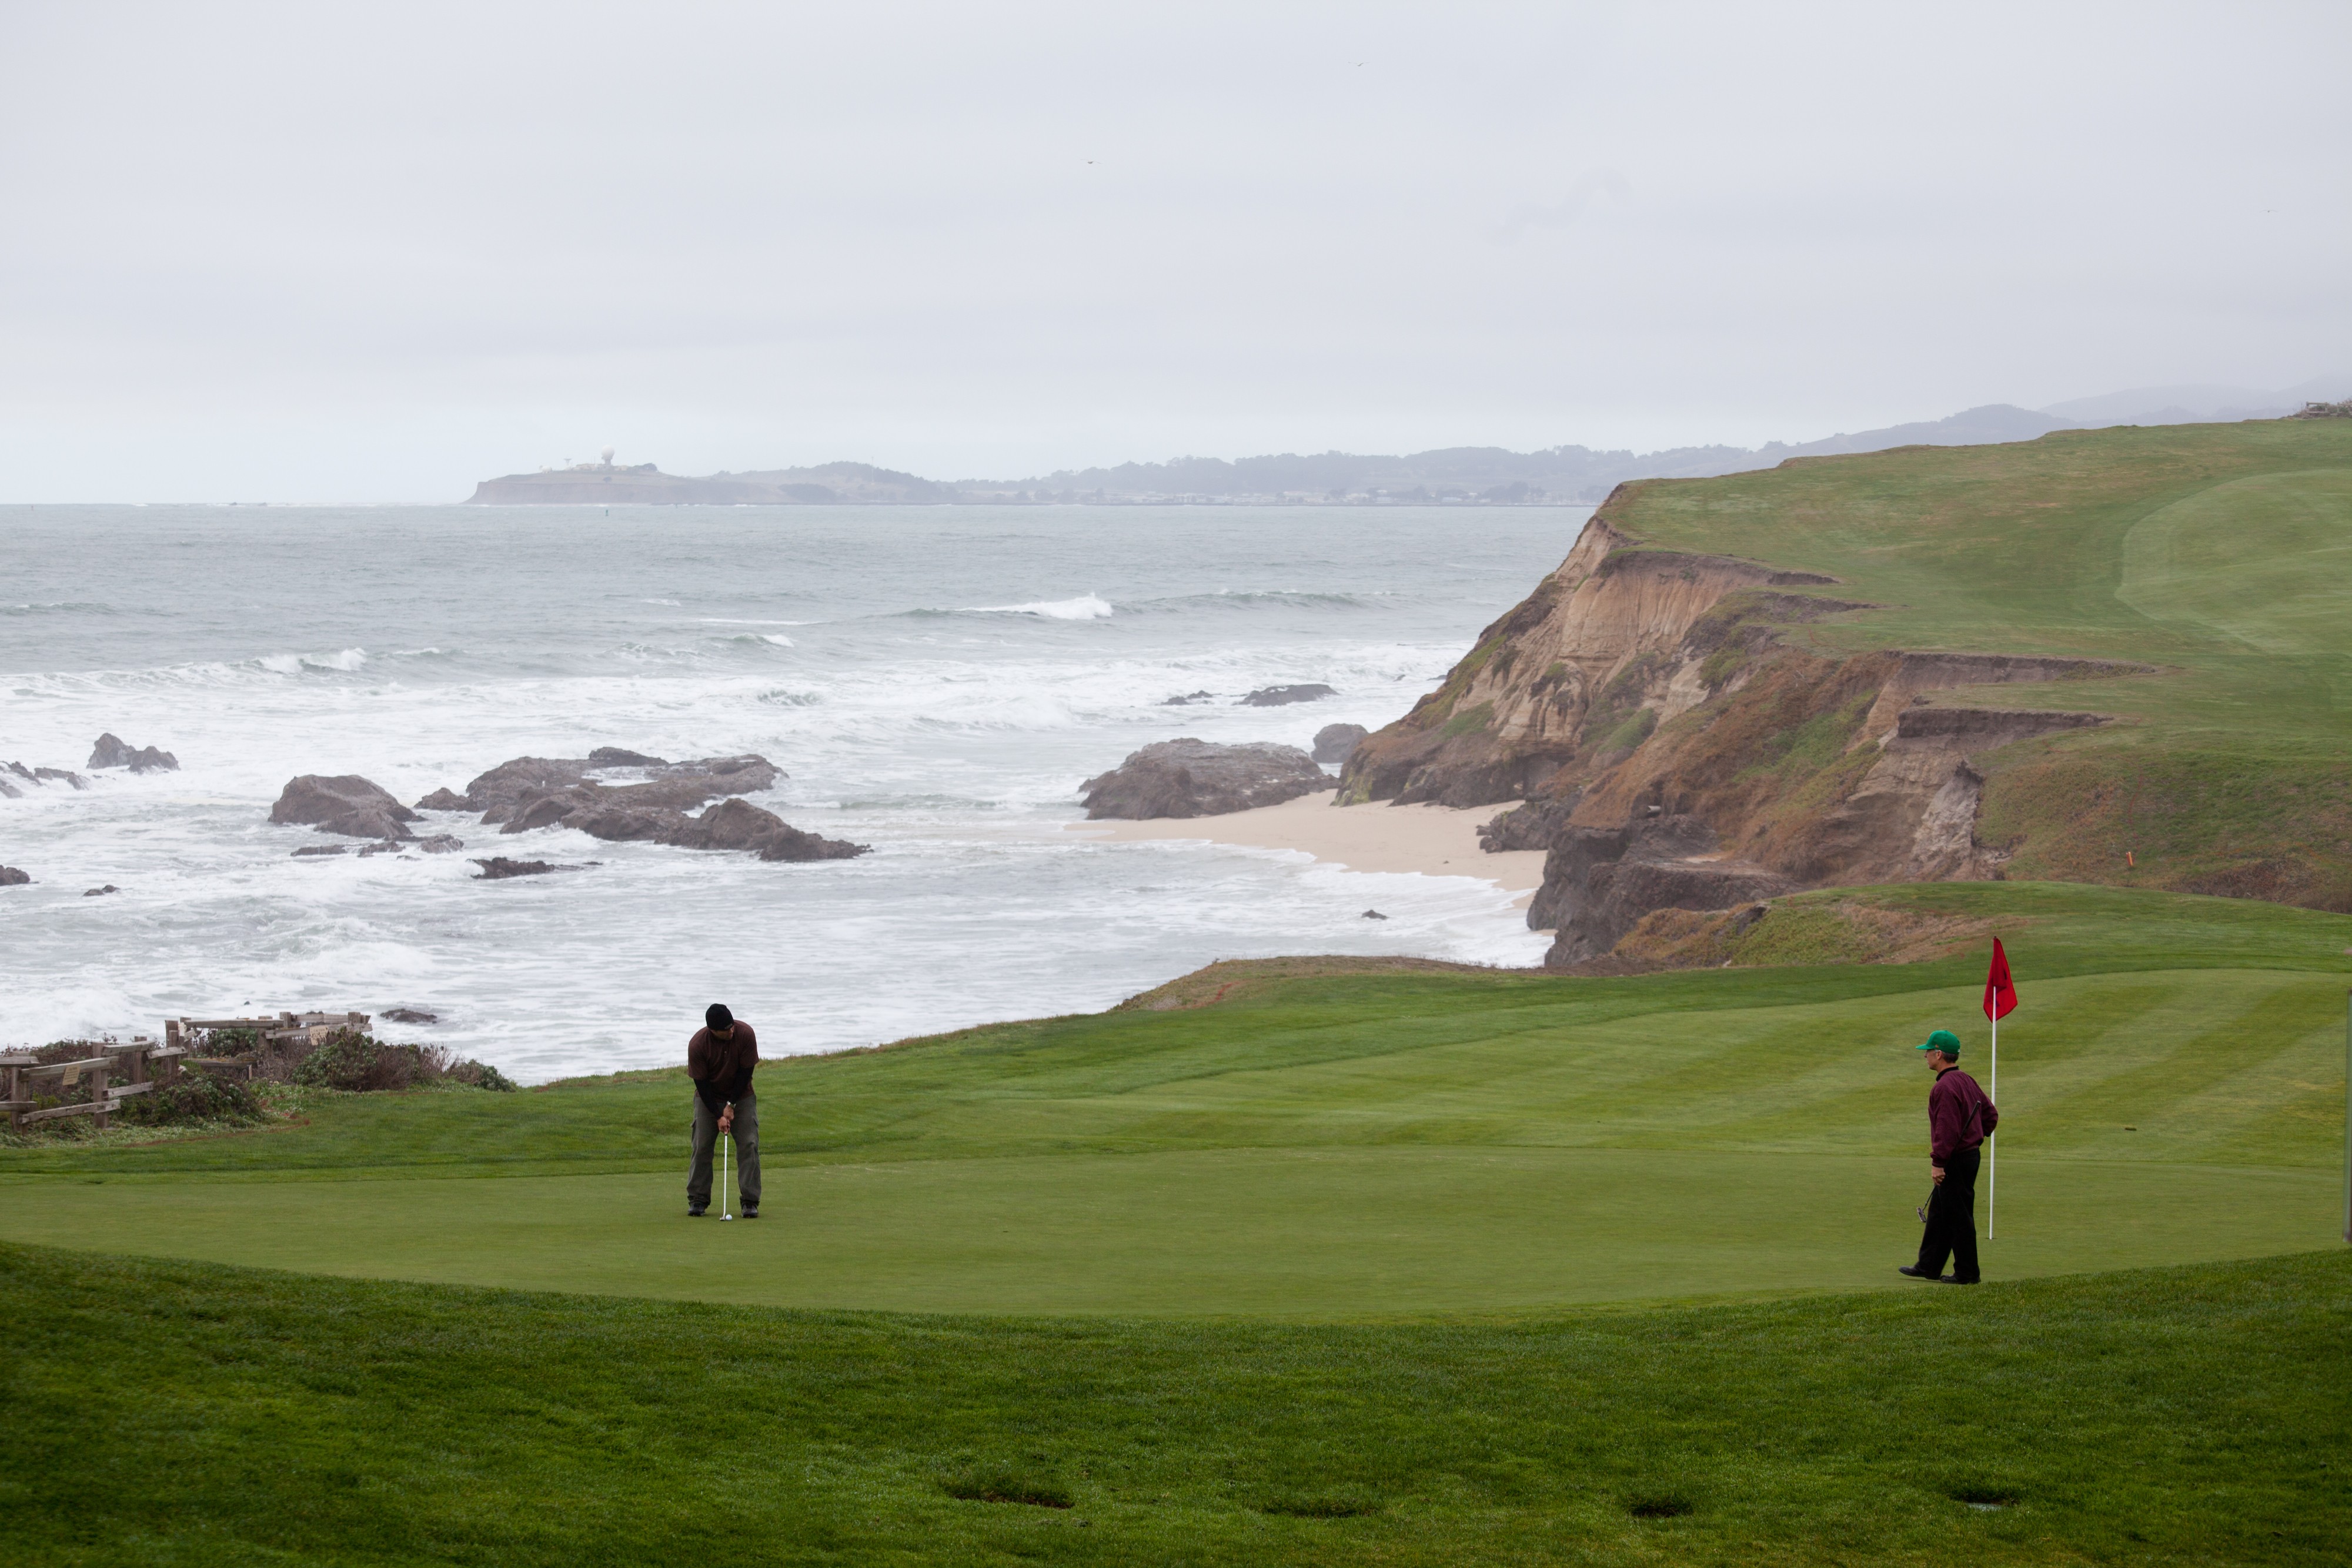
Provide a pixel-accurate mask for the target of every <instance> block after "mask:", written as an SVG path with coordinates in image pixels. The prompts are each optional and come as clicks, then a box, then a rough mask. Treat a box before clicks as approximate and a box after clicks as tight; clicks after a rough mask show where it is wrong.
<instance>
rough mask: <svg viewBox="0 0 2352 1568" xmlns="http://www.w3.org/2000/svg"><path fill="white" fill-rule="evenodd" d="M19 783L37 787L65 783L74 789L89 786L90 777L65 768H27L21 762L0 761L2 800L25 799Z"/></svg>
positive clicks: (0, 796) (0, 791) (0, 794)
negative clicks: (87, 777) (84, 776)
mask: <svg viewBox="0 0 2352 1568" xmlns="http://www.w3.org/2000/svg"><path fill="white" fill-rule="evenodd" d="M19 784H29V785H31V786H33V787H34V788H35V789H41V788H45V787H46V786H47V785H50V784H63V785H65V786H66V787H67V788H68V789H89V779H85V778H83V777H82V776H81V775H80V774H79V773H74V772H69V771H68V770H67V769H66V768H27V767H26V766H25V765H24V764H23V763H21V762H0V800H21V799H23V798H24V794H25V791H24V790H23V789H19V788H18V787H17V786H18V785H19Z"/></svg>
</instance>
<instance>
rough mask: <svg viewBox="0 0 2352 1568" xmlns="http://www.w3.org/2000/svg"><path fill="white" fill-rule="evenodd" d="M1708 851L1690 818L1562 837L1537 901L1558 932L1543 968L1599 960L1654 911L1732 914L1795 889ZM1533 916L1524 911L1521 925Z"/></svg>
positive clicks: (1779, 876)
mask: <svg viewBox="0 0 2352 1568" xmlns="http://www.w3.org/2000/svg"><path fill="white" fill-rule="evenodd" d="M1715 849H1716V835H1715V831H1714V830H1713V829H1711V828H1709V827H1708V826H1707V825H1706V823H1705V822H1703V821H1700V820H1699V819H1697V818H1696V817H1690V816H1668V817H1661V818H1656V819H1653V820H1651V821H1644V822H1642V823H1639V824H1632V825H1628V826H1626V827H1623V828H1589V827H1588V828H1579V827H1570V828H1565V829H1563V830H1561V831H1560V832H1559V834H1558V835H1557V836H1556V837H1555V838H1554V839H1553V841H1552V845H1551V852H1550V853H1549V855H1548V856H1547V857H1546V858H1545V861H1544V883H1543V886H1542V888H1541V889H1540V890H1538V893H1537V895H1536V897H1537V902H1538V904H1543V905H1544V906H1545V907H1544V909H1543V911H1542V914H1543V916H1544V917H1545V918H1546V919H1547V920H1549V921H1550V922H1552V923H1555V924H1556V925H1557V926H1558V930H1559V935H1558V936H1555V937H1554V938H1553V940H1552V945H1551V948H1550V950H1549V952H1547V953H1546V954H1545V955H1544V967H1546V968H1548V969H1566V968H1570V967H1574V966H1576V965H1578V964H1581V963H1587V962H1590V961H1591V960H1593V959H1597V958H1600V957H1601V956H1604V955H1606V954H1607V953H1608V952H1609V951H1610V949H1611V948H1612V947H1614V946H1616V945H1617V942H1618V940H1619V938H1621V937H1622V936H1624V935H1625V933H1627V932H1628V931H1631V930H1632V929H1633V927H1634V926H1635V925H1637V924H1639V923H1640V921H1641V918H1642V916H1643V915H1647V914H1649V913H1650V912H1651V911H1652V910H1654V909H1696V910H1711V909H1732V908H1736V907H1738V906H1739V905H1742V904H1760V903H1762V902H1764V901H1765V900H1767V899H1772V898H1778V897H1780V895H1781V894H1785V893H1791V892H1794V891H1795V890H1796V887H1797V883H1796V882H1795V880H1794V879H1793V878H1790V877H1789V876H1787V875H1784V874H1783V873H1780V872H1777V871H1774V870H1772V869H1771V868H1769V867H1768V866H1761V865H1758V864H1756V863H1754V862H1750V861H1741V860H1734V859H1730V858H1727V857H1722V856H1718V855H1717V854H1716V853H1715ZM1537 917H1538V915H1537V911H1536V910H1534V909H1533V908H1530V910H1529V911H1528V924H1530V925H1534V924H1535V921H1536V919H1537ZM1538 929H1540V927H1538Z"/></svg>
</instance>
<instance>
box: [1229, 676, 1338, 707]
mask: <svg viewBox="0 0 2352 1568" xmlns="http://www.w3.org/2000/svg"><path fill="white" fill-rule="evenodd" d="M1338 695H1339V693H1338V692H1337V691H1335V690H1334V689H1332V688H1331V687H1329V686H1327V685H1324V684H1323V683H1322V682H1320V681H1308V682H1306V683H1304V684H1302V685H1291V686H1260V687H1258V689H1257V690H1255V691H1254V692H1252V693H1250V694H1249V695H1247V696H1245V697H1244V698H1242V706H1244V707H1285V706H1288V705H1289V704H1291V703H1315V702H1321V701H1322V700H1323V699H1324V698H1325V697H1336V696H1338Z"/></svg>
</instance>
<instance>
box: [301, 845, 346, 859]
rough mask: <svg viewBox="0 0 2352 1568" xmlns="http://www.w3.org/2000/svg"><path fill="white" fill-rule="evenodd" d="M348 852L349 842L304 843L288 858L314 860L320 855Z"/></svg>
mask: <svg viewBox="0 0 2352 1568" xmlns="http://www.w3.org/2000/svg"><path fill="white" fill-rule="evenodd" d="M349 852H351V845H349V844H305V845H303V846H302V847H301V848H300V849H299V850H296V851H295V852H293V854H292V855H290V856H289V857H288V858H289V859H291V860H298V861H306V860H315V859H317V858H318V857H319V856H320V855H340V854H348V853H349Z"/></svg>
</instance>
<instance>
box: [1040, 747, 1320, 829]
mask: <svg viewBox="0 0 2352 1568" xmlns="http://www.w3.org/2000/svg"><path fill="white" fill-rule="evenodd" d="M1330 788H1331V778H1330V775H1328V774H1327V773H1325V772H1324V771H1323V769H1322V768H1320V767H1318V765H1317V763H1316V761H1315V759H1314V758H1311V757H1309V756H1307V753H1305V752H1304V751H1301V750H1299V749H1298V747H1295V746H1270V745H1252V746H1219V745H1215V744H1213V743H1212V742H1209V741H1205V740H1196V739H1193V738H1192V737H1183V738H1181V739H1177V740H1162V741H1159V742H1156V743H1154V744H1152V745H1150V746H1147V747H1144V748H1143V749H1142V750H1140V751H1136V752H1132V753H1130V754H1129V756H1128V758H1127V760H1126V761H1124V762H1122V763H1120V764H1119V765H1118V767H1117V768H1112V769H1111V770H1110V771H1109V772H1108V773H1102V774H1097V776H1095V777H1094V778H1092V779H1087V781H1086V782H1085V783H1083V784H1081V785H1079V786H1078V789H1080V790H1081V791H1082V792H1083V793H1084V795H1085V797H1086V808H1087V817H1088V818H1089V819H1100V818H1105V817H1117V818H1120V819H1123V820H1126V821H1150V820H1152V819H1155V818H1166V817H1217V816H1223V814H1224V813H1226V812H1228V811H1246V810H1250V809H1251V808H1253V807H1256V806H1278V805H1280V804H1281V803H1282V802H1283V801H1285V800H1297V799H1298V797H1300V796H1301V795H1311V794H1313V793H1315V792H1316V791H1317V790H1318V789H1330Z"/></svg>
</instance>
